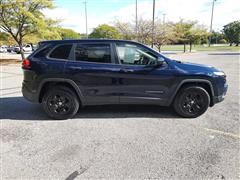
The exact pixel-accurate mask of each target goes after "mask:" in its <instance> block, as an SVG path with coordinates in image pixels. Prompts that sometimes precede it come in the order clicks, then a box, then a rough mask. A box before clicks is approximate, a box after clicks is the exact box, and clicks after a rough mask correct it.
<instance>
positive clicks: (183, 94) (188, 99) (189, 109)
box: [174, 86, 210, 118]
mask: <svg viewBox="0 0 240 180" xmlns="http://www.w3.org/2000/svg"><path fill="white" fill-rule="evenodd" d="M209 104H210V97H209V94H208V92H207V91H206V90H205V89H204V88H202V87H198V86H190V87H185V88H183V89H181V90H180V92H179V93H178V94H177V96H176V98H175V101H174V109H175V111H176V112H177V113H178V114H179V115H180V116H182V117H188V118H195V117H198V116H200V115H202V114H203V113H204V112H205V111H206V110H207V109H208V107H209Z"/></svg>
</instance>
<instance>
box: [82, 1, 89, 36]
mask: <svg viewBox="0 0 240 180" xmlns="http://www.w3.org/2000/svg"><path fill="white" fill-rule="evenodd" d="M83 4H84V5H85V20H86V38H87V39H88V18H87V1H84V2H83Z"/></svg>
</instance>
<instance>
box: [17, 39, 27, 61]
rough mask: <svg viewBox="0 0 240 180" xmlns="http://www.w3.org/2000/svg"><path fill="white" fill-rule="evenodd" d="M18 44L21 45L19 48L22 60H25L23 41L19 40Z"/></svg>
mask: <svg viewBox="0 0 240 180" xmlns="http://www.w3.org/2000/svg"><path fill="white" fill-rule="evenodd" d="M18 45H19V48H20V54H21V57H22V60H24V59H25V55H24V51H23V46H22V42H19V43H18Z"/></svg>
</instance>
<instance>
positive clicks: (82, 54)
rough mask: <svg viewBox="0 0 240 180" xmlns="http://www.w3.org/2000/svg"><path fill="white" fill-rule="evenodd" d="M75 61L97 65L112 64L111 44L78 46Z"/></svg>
mask: <svg viewBox="0 0 240 180" xmlns="http://www.w3.org/2000/svg"><path fill="white" fill-rule="evenodd" d="M75 60H77V61H87V62H96V63H111V50H110V44H78V45H77V47H76V49H75Z"/></svg>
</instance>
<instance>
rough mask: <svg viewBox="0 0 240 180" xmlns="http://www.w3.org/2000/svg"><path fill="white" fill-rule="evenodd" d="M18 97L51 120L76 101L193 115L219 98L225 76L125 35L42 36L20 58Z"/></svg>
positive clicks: (69, 113)
mask: <svg viewBox="0 0 240 180" xmlns="http://www.w3.org/2000/svg"><path fill="white" fill-rule="evenodd" d="M22 68H23V71H24V80H23V85H22V93H23V96H24V97H25V98H26V99H28V100H29V101H32V102H38V103H42V105H43V108H44V110H45V111H46V113H47V114H48V115H49V116H50V117H51V118H54V119H67V118H71V117H73V116H74V115H75V114H76V113H77V112H78V109H79V107H80V106H86V105H105V104H155V105H160V106H173V107H174V109H175V111H176V112H177V113H178V114H179V115H181V116H182V117H189V118H194V117H198V116H200V115H201V114H203V113H204V112H205V111H206V110H207V108H208V107H209V106H210V107H211V106H213V105H214V104H215V103H217V102H220V101H222V100H223V99H224V96H225V94H226V91H227V87H228V86H227V83H226V75H225V74H224V73H223V72H222V71H219V70H218V69H215V68H213V67H210V66H205V65H199V64H192V63H184V62H180V61H176V60H172V59H169V58H167V57H165V56H163V55H161V54H159V53H158V52H156V51H155V50H153V49H151V48H149V47H147V46H145V45H142V44H139V43H137V42H132V41H125V40H95V39H91V40H61V41H43V42H40V43H39V48H38V49H37V50H36V51H35V52H34V53H32V54H31V55H30V56H29V57H28V58H27V59H25V60H24V61H23V66H22Z"/></svg>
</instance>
